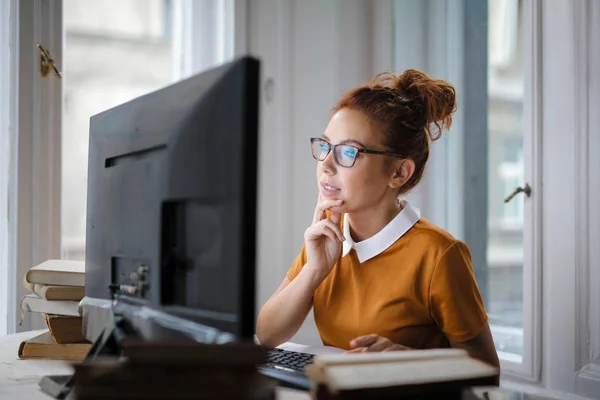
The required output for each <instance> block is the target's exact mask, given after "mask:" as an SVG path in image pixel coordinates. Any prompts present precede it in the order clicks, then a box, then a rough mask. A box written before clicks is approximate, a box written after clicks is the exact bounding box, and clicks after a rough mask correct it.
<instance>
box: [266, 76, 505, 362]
mask: <svg viewBox="0 0 600 400" xmlns="http://www.w3.org/2000/svg"><path fill="white" fill-rule="evenodd" d="M455 110H456V101H455V91H454V88H453V87H452V86H451V85H450V84H448V83H447V82H445V81H442V80H433V79H431V78H429V77H428V76H427V75H426V74H424V73H422V72H420V71H416V70H407V71H406V72H404V73H403V74H402V75H400V76H395V75H393V74H382V75H379V76H377V77H376V78H375V79H374V80H373V81H372V82H370V83H369V84H367V85H365V86H363V87H359V88H357V89H354V90H352V91H350V92H349V93H347V94H346V95H345V96H343V97H342V98H341V99H340V101H339V103H338V104H337V105H336V107H335V108H334V112H333V116H332V118H331V120H330V121H329V124H328V126H327V128H326V130H325V132H324V134H323V136H322V137H321V138H313V139H311V145H312V153H313V157H314V158H315V159H317V160H318V164H317V181H318V185H319V201H318V203H317V206H316V209H315V213H314V218H313V221H312V225H311V226H310V227H309V228H308V229H307V230H306V232H305V234H304V245H303V247H302V251H301V252H300V254H299V255H298V256H297V258H296V260H295V261H294V263H293V265H292V267H291V268H290V270H289V271H288V273H287V276H286V278H285V279H284V280H283V282H282V283H281V285H280V287H279V288H278V289H277V291H276V292H275V294H273V296H271V298H270V299H269V300H268V301H267V302H266V303H265V305H264V306H263V308H262V309H261V311H260V314H259V316H258V321H257V336H258V339H259V340H260V342H261V343H262V344H264V345H266V346H272V347H275V346H277V345H279V344H281V343H283V342H285V341H287V340H289V339H290V338H291V337H292V336H293V335H294V334H295V333H296V332H297V331H298V329H299V328H300V326H301V325H302V323H303V322H304V319H305V318H306V316H307V314H308V312H309V311H310V309H311V308H312V307H314V317H315V323H316V326H317V328H318V330H319V333H320V336H321V338H322V340H323V343H324V344H325V345H329V346H335V347H339V348H343V349H347V350H349V351H352V352H363V351H391V350H403V349H409V348H414V349H427V348H440V347H458V348H463V349H466V350H467V351H468V352H469V354H470V355H471V356H473V357H475V358H478V359H480V360H482V361H485V362H487V363H489V364H492V365H494V366H499V361H498V357H497V354H496V351H495V348H494V343H493V340H492V335H491V333H490V328H489V325H488V323H487V314H486V312H485V309H484V305H483V302H482V299H481V295H480V293H479V290H478V287H477V283H476V280H475V277H474V274H473V267H472V265H471V258H470V253H469V249H468V248H467V246H466V245H465V244H464V243H462V242H461V241H458V240H456V239H455V238H453V237H452V236H451V235H450V234H449V233H448V232H446V231H444V230H442V229H441V228H439V227H437V226H435V225H433V224H432V223H431V222H429V221H427V220H426V219H424V218H420V217H419V213H418V211H416V210H415V209H414V208H413V207H412V206H411V205H410V204H409V203H408V202H406V201H403V200H399V199H400V198H401V196H402V195H405V194H406V193H408V192H409V191H410V190H412V189H413V188H414V187H415V186H416V185H417V184H418V182H419V181H420V180H421V177H422V176H423V171H424V170H425V165H426V163H427V159H428V157H429V145H430V142H432V141H434V140H436V139H438V138H439V137H440V136H441V133H442V130H443V129H444V128H449V127H450V125H451V123H452V114H453V113H454V111H455Z"/></svg>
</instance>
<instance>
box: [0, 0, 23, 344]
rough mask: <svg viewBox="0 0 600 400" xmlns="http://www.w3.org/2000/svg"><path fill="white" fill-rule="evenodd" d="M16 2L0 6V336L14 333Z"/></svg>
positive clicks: (16, 98)
mask: <svg viewBox="0 0 600 400" xmlns="http://www.w3.org/2000/svg"><path fill="white" fill-rule="evenodd" d="M18 16H19V14H18V2H17V0H9V1H4V2H2V3H1V4H0V48H2V51H1V52H2V53H3V54H6V55H7V56H3V57H0V210H6V212H3V213H2V214H0V293H2V295H0V336H1V335H5V334H8V333H12V332H14V330H15V322H16V319H15V315H16V302H15V298H16V295H15V294H14V291H15V287H14V285H13V284H11V283H12V282H15V277H14V271H15V268H14V265H15V249H16V247H15V245H16V239H15V236H16V224H15V220H16V218H15V217H16V177H15V172H16V168H15V166H16V162H17V158H16V145H17V127H18V120H17V115H16V112H17V107H16V105H17V101H18V96H17V95H18V93H17V89H18V85H17V83H16V82H17V81H18V76H19V74H18V73H19V70H18V68H17V62H18V58H17V57H15V55H16V51H15V49H16V47H17V45H18V32H17V29H18V24H17V21H18Z"/></svg>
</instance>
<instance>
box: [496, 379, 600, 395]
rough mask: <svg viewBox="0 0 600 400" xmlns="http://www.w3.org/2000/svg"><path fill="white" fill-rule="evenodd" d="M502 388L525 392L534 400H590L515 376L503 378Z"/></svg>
mask: <svg viewBox="0 0 600 400" xmlns="http://www.w3.org/2000/svg"><path fill="white" fill-rule="evenodd" d="M500 388H502V389H506V390H511V391H515V392H523V393H525V394H527V395H529V396H531V398H532V400H544V399H552V400H554V399H556V400H564V399H572V400H590V399H589V398H587V397H582V396H578V395H575V394H572V393H566V392H560V391H557V390H552V389H547V388H545V387H543V386H542V385H540V384H538V383H529V382H523V381H521V380H520V379H518V378H515V377H513V376H510V377H507V376H501V377H500Z"/></svg>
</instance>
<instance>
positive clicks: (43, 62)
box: [37, 44, 62, 79]
mask: <svg viewBox="0 0 600 400" xmlns="http://www.w3.org/2000/svg"><path fill="white" fill-rule="evenodd" d="M37 47H38V49H39V50H40V73H41V74H42V76H43V77H44V78H46V77H48V75H49V74H50V72H51V71H54V74H55V75H56V76H57V77H58V79H61V78H62V74H61V73H60V71H59V70H58V68H56V65H55V64H54V60H53V59H52V56H51V55H50V53H49V52H48V50H46V49H45V48H44V46H42V45H41V44H38V45H37Z"/></svg>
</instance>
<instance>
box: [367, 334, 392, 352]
mask: <svg viewBox="0 0 600 400" xmlns="http://www.w3.org/2000/svg"><path fill="white" fill-rule="evenodd" d="M393 346H394V343H392V342H391V341H390V340H388V339H386V338H384V337H381V336H380V337H379V338H378V339H377V340H376V341H375V343H373V344H372V345H370V346H368V347H367V351H384V350H385V349H387V348H390V347H393Z"/></svg>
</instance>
